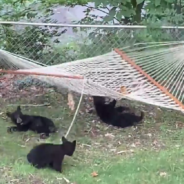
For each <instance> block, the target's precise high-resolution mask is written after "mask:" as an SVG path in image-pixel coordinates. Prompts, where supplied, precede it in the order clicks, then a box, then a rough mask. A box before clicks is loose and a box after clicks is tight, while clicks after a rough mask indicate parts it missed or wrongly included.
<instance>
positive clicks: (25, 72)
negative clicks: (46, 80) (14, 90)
mask: <svg viewBox="0 0 184 184" xmlns="http://www.w3.org/2000/svg"><path fill="white" fill-rule="evenodd" d="M0 73H7V74H23V75H41V76H50V77H59V78H69V79H83V76H68V75H61V74H50V73H39V72H29V71H18V70H1V69H0Z"/></svg>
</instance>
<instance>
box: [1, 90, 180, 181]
mask: <svg viewBox="0 0 184 184" xmlns="http://www.w3.org/2000/svg"><path fill="white" fill-rule="evenodd" d="M33 90H35V89H32V88H30V89H29V90H27V91H26V92H27V93H26V92H25V91H19V93H18V94H20V93H21V95H19V96H18V95H17V96H15V94H17V91H16V90H15V91H14V92H12V93H11V95H7V96H6V95H4V97H2V98H1V99H0V108H1V110H0V133H1V139H0V140H1V141H0V144H1V145H0V160H1V162H0V174H1V177H0V183H1V184H4V183H12V184H52V183H53V184H65V183H66V184H67V183H69V184H72V183H73V184H94V183H99V184H123V183H125V184H126V183H127V184H157V183H159V184H173V183H177V184H183V183H184V172H183V171H184V147H183V144H184V129H183V127H184V126H183V125H184V124H182V122H183V119H184V117H183V116H182V114H181V113H179V112H175V111H173V112H172V111H168V110H167V111H166V110H158V108H156V107H150V106H145V105H144V106H143V104H138V103H135V102H128V101H123V104H126V105H128V106H129V107H131V108H132V109H134V110H136V113H139V112H138V110H139V109H143V110H144V111H145V112H146V113H145V114H146V117H145V120H144V123H143V124H142V125H141V126H138V127H137V128H133V127H132V128H127V129H124V130H123V129H117V128H114V127H110V126H107V125H106V124H103V123H100V122H99V121H98V118H97V117H96V115H95V113H94V112H92V113H88V112H87V110H86V109H88V108H89V107H91V106H92V104H91V102H89V101H88V100H87V99H84V100H83V103H82V105H81V108H80V112H79V114H78V116H77V118H76V121H75V124H74V126H73V128H72V130H71V132H70V134H69V136H68V139H69V140H71V141H72V140H74V139H76V140H77V148H76V151H75V153H74V155H73V157H67V156H66V157H65V160H64V164H63V173H62V174H61V173H57V172H55V171H53V170H50V169H43V170H36V169H35V168H34V167H32V166H31V165H29V164H28V162H27V159H26V155H27V153H28V152H29V150H30V149H31V148H32V147H33V146H34V145H36V144H39V143H40V142H53V143H59V142H60V138H61V136H62V135H65V133H66V131H67V129H68V127H69V125H70V123H71V121H72V118H73V115H74V113H73V112H71V111H70V110H69V108H68V106H67V97H66V95H62V94H59V93H56V92H54V91H53V90H51V89H49V90H46V91H44V93H43V90H40V91H41V92H42V93H41V92H40V95H39V93H38V92H37V93H36V94H37V95H35V93H33ZM26 95H27V96H26ZM10 96H13V97H12V98H10ZM8 97H9V98H8ZM77 101H78V98H77V97H76V104H77ZM43 103H49V105H48V106H22V111H23V112H25V113H27V114H37V115H43V116H46V117H50V118H52V119H53V120H54V122H55V123H56V125H57V127H58V128H59V130H60V131H59V133H58V134H55V135H51V136H50V138H48V139H46V140H39V135H37V134H35V133H33V132H26V133H25V132H23V133H18V132H14V133H12V134H9V133H7V127H8V126H11V125H12V124H11V122H10V120H9V119H7V118H6V116H5V112H6V111H8V110H9V111H12V110H14V109H15V108H16V105H18V104H28V105H29V104H43ZM137 109H138V110H137Z"/></svg>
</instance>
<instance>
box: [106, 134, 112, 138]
mask: <svg viewBox="0 0 184 184" xmlns="http://www.w3.org/2000/svg"><path fill="white" fill-rule="evenodd" d="M105 137H109V138H114V135H113V134H110V133H106V134H105Z"/></svg>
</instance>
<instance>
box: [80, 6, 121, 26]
mask: <svg viewBox="0 0 184 184" xmlns="http://www.w3.org/2000/svg"><path fill="white" fill-rule="evenodd" d="M83 6H85V7H87V8H91V9H95V10H98V11H101V12H103V13H105V14H106V15H108V14H109V12H106V11H104V10H101V9H99V8H94V7H91V6H87V5H83ZM106 8H107V7H106ZM107 9H108V8H107ZM108 10H109V9H108ZM113 18H114V19H115V20H117V21H118V22H119V23H121V21H120V20H118V19H117V18H116V17H113Z"/></svg>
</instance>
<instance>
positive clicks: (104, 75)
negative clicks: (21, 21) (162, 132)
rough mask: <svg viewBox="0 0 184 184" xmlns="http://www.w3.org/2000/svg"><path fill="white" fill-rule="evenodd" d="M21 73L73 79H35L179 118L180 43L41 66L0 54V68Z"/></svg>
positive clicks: (182, 87)
mask: <svg viewBox="0 0 184 184" xmlns="http://www.w3.org/2000/svg"><path fill="white" fill-rule="evenodd" d="M1 66H2V67H3V68H6V69H15V70H18V71H24V72H32V73H34V72H39V73H42V74H53V75H59V74H62V75H66V76H78V77H74V78H72V79H71V78H64V77H61V78H59V77H51V76H37V75H33V77H35V78H38V79H40V80H42V81H45V82H47V83H50V84H52V85H56V86H58V87H64V88H68V89H69V90H71V91H75V92H78V93H81V91H83V93H84V94H86V95H98V96H107V97H111V98H114V99H117V100H120V99H122V98H126V99H130V100H136V101H140V102H144V103H147V104H152V105H156V106H160V107H165V108H169V109H175V110H179V111H182V112H184V105H183V101H184V95H183V92H184V77H183V74H184V42H159V43H149V44H148V43H146V44H134V45H132V46H129V47H126V48H122V49H117V48H115V49H113V50H112V51H111V52H109V53H106V54H104V55H100V56H97V57H92V58H87V59H82V60H77V61H72V62H68V63H63V64H58V65H53V66H46V65H43V64H41V63H39V62H36V61H32V60H30V59H28V58H25V57H23V56H20V55H16V54H13V53H10V52H7V51H4V50H0V67H1Z"/></svg>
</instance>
